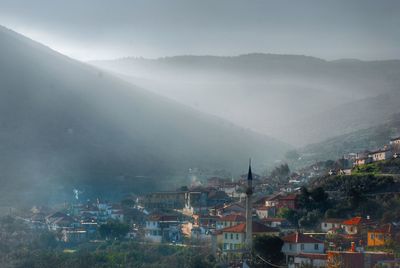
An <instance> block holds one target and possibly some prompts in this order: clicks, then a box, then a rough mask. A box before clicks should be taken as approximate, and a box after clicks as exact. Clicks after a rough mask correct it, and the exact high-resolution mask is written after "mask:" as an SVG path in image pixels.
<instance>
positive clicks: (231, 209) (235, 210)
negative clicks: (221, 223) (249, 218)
mask: <svg viewBox="0 0 400 268" xmlns="http://www.w3.org/2000/svg"><path fill="white" fill-rule="evenodd" d="M216 213H217V215H220V216H226V215H231V214H242V215H244V214H245V213H246V209H245V207H244V204H242V203H233V204H230V205H223V206H221V207H219V208H218V209H217V211H216Z"/></svg>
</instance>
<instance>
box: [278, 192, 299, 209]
mask: <svg viewBox="0 0 400 268" xmlns="http://www.w3.org/2000/svg"><path fill="white" fill-rule="evenodd" d="M297 197H298V196H297V194H290V195H286V196H281V197H279V201H278V205H277V208H289V209H297Z"/></svg>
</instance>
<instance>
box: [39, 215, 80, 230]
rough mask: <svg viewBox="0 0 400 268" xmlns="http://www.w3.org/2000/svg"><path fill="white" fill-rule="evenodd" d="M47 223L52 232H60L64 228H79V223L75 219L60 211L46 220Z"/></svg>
mask: <svg viewBox="0 0 400 268" xmlns="http://www.w3.org/2000/svg"><path fill="white" fill-rule="evenodd" d="M45 222H46V224H47V227H48V229H49V230H50V231H60V230H62V229H63V228H69V227H71V228H72V227H79V222H78V221H77V220H76V219H75V218H73V217H71V216H69V215H67V214H65V213H63V212H60V211H58V212H55V213H52V214H50V215H48V216H47V217H46V218H45Z"/></svg>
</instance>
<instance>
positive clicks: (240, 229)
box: [221, 221, 279, 234]
mask: <svg viewBox="0 0 400 268" xmlns="http://www.w3.org/2000/svg"><path fill="white" fill-rule="evenodd" d="M221 231H222V232H225V233H245V232H246V223H241V224H238V225H235V226H231V227H227V228H224V229H222V230H221ZM252 231H253V234H257V233H277V232H279V229H277V228H273V227H269V226H265V225H264V224H262V223H259V222H256V221H253V223H252Z"/></svg>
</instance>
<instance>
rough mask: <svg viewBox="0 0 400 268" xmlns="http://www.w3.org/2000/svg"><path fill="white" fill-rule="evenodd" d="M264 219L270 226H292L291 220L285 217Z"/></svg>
mask: <svg viewBox="0 0 400 268" xmlns="http://www.w3.org/2000/svg"><path fill="white" fill-rule="evenodd" d="M262 221H263V223H264V224H265V225H267V226H270V227H275V228H285V227H290V223H289V221H288V220H287V219H284V218H265V219H262Z"/></svg>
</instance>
